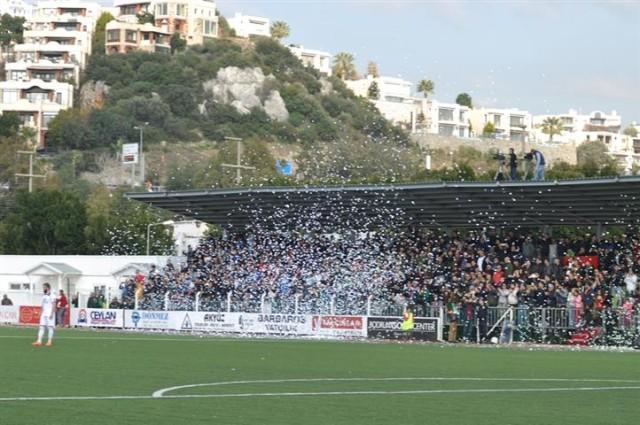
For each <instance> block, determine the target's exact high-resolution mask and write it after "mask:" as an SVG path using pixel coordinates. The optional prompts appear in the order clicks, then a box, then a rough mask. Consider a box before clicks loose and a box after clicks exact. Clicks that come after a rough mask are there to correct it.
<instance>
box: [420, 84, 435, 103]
mask: <svg viewBox="0 0 640 425" xmlns="http://www.w3.org/2000/svg"><path fill="white" fill-rule="evenodd" d="M434 89H435V84H433V81H431V80H420V82H419V83H418V92H419V93H422V94H423V95H424V98H425V99H426V98H427V97H428V96H429V95H430V94H431V93H433V90H434Z"/></svg>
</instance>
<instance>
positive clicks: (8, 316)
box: [0, 305, 20, 325]
mask: <svg viewBox="0 0 640 425" xmlns="http://www.w3.org/2000/svg"><path fill="white" fill-rule="evenodd" d="M19 319H20V308H19V307H18V306H17V305H3V306H0V323H2V324H10V325H16V324H18V323H19V321H20V320H19Z"/></svg>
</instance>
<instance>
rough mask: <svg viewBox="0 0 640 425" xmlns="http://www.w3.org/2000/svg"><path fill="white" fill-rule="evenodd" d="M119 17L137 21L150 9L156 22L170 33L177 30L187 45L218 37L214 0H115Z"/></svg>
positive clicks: (125, 20) (131, 21) (157, 25)
mask: <svg viewBox="0 0 640 425" xmlns="http://www.w3.org/2000/svg"><path fill="white" fill-rule="evenodd" d="M114 7H115V8H116V9H118V13H119V14H118V16H117V18H118V20H119V21H124V22H130V23H137V22H138V15H140V14H143V13H145V12H148V13H151V14H152V15H153V16H154V19H155V22H154V24H155V26H156V27H158V28H162V29H163V30H165V31H168V32H169V33H170V34H173V33H176V32H177V33H179V34H180V35H181V36H182V38H184V39H185V40H186V41H187V44H188V45H193V44H202V43H203V42H204V41H205V40H207V39H210V38H217V37H218V16H217V14H216V3H215V2H214V1H213V0H174V1H158V0H153V1H144V0H116V1H115V2H114Z"/></svg>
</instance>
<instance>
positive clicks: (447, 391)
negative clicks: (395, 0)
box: [0, 377, 640, 402]
mask: <svg viewBox="0 0 640 425" xmlns="http://www.w3.org/2000/svg"><path fill="white" fill-rule="evenodd" d="M374 381H378V382H384V381H494V382H591V383H595V382H602V383H635V384H637V383H640V381H637V380H614V379H562V378H549V379H546V378H477V377H474V378H444V377H429V378H419V377H417V378H312V379H277V380H253V381H226V382H212V383H208V384H194V385H182V386H177V387H170V388H164V389H161V390H158V391H156V392H154V393H153V394H152V395H120V396H52V397H46V396H45V397H29V396H26V397H2V398H0V402H18V401H65V400H67V401H69V400H70V401H82V400H153V399H155V400H157V399H187V398H231V397H239V398H249V397H305V396H335V395H340V396H342V395H411V394H467V393H505V392H515V393H524V392H563V391H618V390H640V386H608V387H558V388H478V389H470V388H467V389H433V390H390V391H385V390H380V391H372V390H354V391H313V392H262V393H230V394H183V395H165V393H167V392H170V391H175V390H178V389H186V388H196V387H204V386H223V385H247V384H278V383H292V382H293V383H295V382H302V383H305V382H374Z"/></svg>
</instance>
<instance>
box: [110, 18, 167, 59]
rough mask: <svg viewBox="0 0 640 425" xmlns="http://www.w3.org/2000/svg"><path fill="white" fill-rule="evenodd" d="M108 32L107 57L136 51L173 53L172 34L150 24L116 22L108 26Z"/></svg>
mask: <svg viewBox="0 0 640 425" xmlns="http://www.w3.org/2000/svg"><path fill="white" fill-rule="evenodd" d="M106 31H107V36H106V38H105V51H106V53H107V55H113V54H117V53H129V52H133V51H136V50H140V51H143V52H149V53H171V45H170V38H171V34H170V33H169V32H168V31H166V30H163V29H161V28H158V27H155V26H153V25H151V24H150V23H146V24H133V23H129V22H120V21H117V20H116V21H111V22H109V23H108V24H107V28H106Z"/></svg>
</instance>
